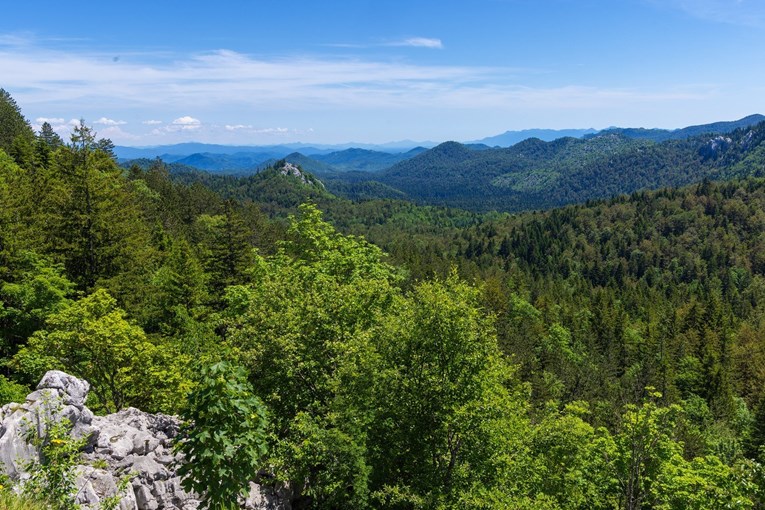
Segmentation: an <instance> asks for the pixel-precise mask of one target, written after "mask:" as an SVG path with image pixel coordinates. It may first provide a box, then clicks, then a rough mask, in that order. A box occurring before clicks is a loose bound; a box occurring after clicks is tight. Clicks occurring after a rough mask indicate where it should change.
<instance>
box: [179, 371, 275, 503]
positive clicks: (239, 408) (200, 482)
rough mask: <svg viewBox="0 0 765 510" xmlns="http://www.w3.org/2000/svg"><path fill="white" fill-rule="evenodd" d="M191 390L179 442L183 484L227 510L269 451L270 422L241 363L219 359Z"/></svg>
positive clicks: (244, 492) (246, 489) (245, 490)
mask: <svg viewBox="0 0 765 510" xmlns="http://www.w3.org/2000/svg"><path fill="white" fill-rule="evenodd" d="M201 376H202V378H201V382H200V383H199V385H198V386H197V387H196V388H195V389H194V391H192V392H191V393H190V394H189V397H188V404H187V406H186V407H185V408H184V410H183V412H182V415H181V417H182V418H183V419H184V420H185V423H184V425H183V428H182V430H181V434H180V435H179V437H178V439H177V443H176V445H175V449H176V451H179V452H181V453H182V454H183V455H184V460H183V463H182V464H181V465H180V467H179V468H178V471H177V472H178V474H179V475H180V476H181V477H183V482H182V484H183V487H184V488H185V489H186V490H188V491H194V492H197V493H199V494H201V495H202V498H203V499H202V505H201V508H207V509H211V510H226V509H230V508H234V507H236V506H238V498H239V497H246V496H247V494H248V492H249V482H250V481H253V480H255V479H256V477H257V475H258V468H259V467H261V463H262V462H263V457H264V456H265V454H266V444H267V443H266V436H267V431H268V422H267V419H266V410H265V407H264V406H263V404H262V402H261V401H260V399H258V398H257V397H255V396H254V395H253V393H252V388H251V387H250V385H249V383H248V382H247V374H246V372H245V371H244V370H243V369H242V368H241V367H235V366H232V365H231V364H229V363H228V362H225V361H221V362H218V363H216V364H214V365H212V366H210V367H206V368H203V369H202V373H201Z"/></svg>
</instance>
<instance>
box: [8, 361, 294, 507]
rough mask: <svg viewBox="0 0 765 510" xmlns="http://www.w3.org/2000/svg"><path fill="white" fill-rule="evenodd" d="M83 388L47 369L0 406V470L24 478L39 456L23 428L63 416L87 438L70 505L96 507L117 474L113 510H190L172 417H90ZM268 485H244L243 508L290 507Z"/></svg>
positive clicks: (111, 490) (132, 412) (132, 413)
mask: <svg viewBox="0 0 765 510" xmlns="http://www.w3.org/2000/svg"><path fill="white" fill-rule="evenodd" d="M89 389H90V385H89V384H88V382H87V381H84V380H81V379H77V378H75V377H72V376H70V375H68V374H65V373H64V372H59V371H51V372H48V373H47V374H45V376H44V377H43V379H42V381H40V384H39V385H38V386H37V391H34V392H32V393H31V394H29V395H28V396H27V400H26V402H25V403H24V404H8V405H5V406H3V407H1V408H0V470H1V471H4V472H5V473H6V474H8V475H9V476H10V477H11V478H12V479H14V480H23V479H24V478H25V476H26V471H25V470H26V467H27V466H28V465H29V464H30V462H32V461H35V460H37V458H38V452H37V451H36V449H35V448H34V447H33V446H32V445H30V444H29V443H28V442H27V441H26V437H28V432H29V431H30V430H33V431H34V430H35V428H36V429H37V432H38V433H39V434H42V433H44V424H45V422H46V420H62V419H68V420H70V421H71V422H72V424H73V428H72V435H73V436H74V437H78V438H87V443H86V446H85V451H84V453H83V455H82V461H83V463H82V465H80V466H78V470H77V486H78V488H79V492H78V494H77V502H78V503H79V504H81V505H82V507H83V508H84V509H90V508H92V509H96V508H98V507H99V504H100V502H101V500H102V499H103V498H105V497H109V496H112V495H114V494H115V493H116V491H117V488H118V486H119V484H120V481H121V480H123V478H124V477H128V478H129V483H128V485H127V487H126V489H125V490H124V491H123V493H122V494H121V501H120V506H119V508H120V510H193V509H196V508H197V507H198V506H199V501H200V500H199V495H197V494H193V493H188V492H186V491H184V490H183V487H182V486H181V479H180V478H179V477H178V476H176V474H175V467H176V466H177V465H178V464H179V463H180V462H181V461H182V459H181V458H180V456H179V455H176V454H174V452H173V450H172V445H173V440H174V438H175V437H176V436H177V435H178V432H179V430H180V422H179V420H178V418H176V417H174V416H167V415H162V414H156V415H155V414H148V413H144V412H142V411H139V410H138V409H134V408H128V409H123V410H121V411H119V412H117V413H114V414H110V415H108V416H94V415H93V413H92V412H91V411H90V410H89V409H88V408H87V407H85V401H86V399H87V396H88V390H89ZM272 485H273V486H268V485H264V484H257V483H254V482H253V483H251V485H250V488H251V491H250V495H249V497H248V498H247V500H246V501H244V502H243V504H244V508H246V509H250V510H266V509H268V510H290V508H291V507H290V494H289V491H288V490H287V488H285V487H283V486H277V485H276V484H272Z"/></svg>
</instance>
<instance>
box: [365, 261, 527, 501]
mask: <svg viewBox="0 0 765 510" xmlns="http://www.w3.org/2000/svg"><path fill="white" fill-rule="evenodd" d="M478 303H479V292H478V290H477V289H475V288H472V287H470V286H468V285H466V284H465V283H463V282H461V281H460V280H459V279H458V278H457V276H456V275H455V274H452V275H451V276H450V277H449V278H448V279H447V280H445V281H444V282H437V281H436V282H427V283H422V284H420V285H418V286H417V287H416V288H415V289H414V290H413V291H412V294H411V296H407V297H400V298H399V299H397V300H396V302H395V304H394V307H393V309H392V310H391V311H390V314H389V315H388V317H387V318H386V320H385V321H384V322H383V323H382V324H381V327H380V330H379V333H378V334H379V344H380V355H381V357H382V360H383V368H382V370H381V374H382V376H381V380H380V382H379V383H378V392H379V394H380V395H379V397H378V398H379V399H380V400H379V404H378V406H379V407H380V410H379V414H378V416H377V418H376V420H375V422H374V424H373V426H372V432H371V439H370V443H371V444H370V451H371V452H373V453H372V459H373V460H372V465H373V470H372V473H373V478H374V486H375V487H379V488H380V489H381V490H385V491H389V490H390V487H391V486H394V487H399V489H398V491H402V490H405V491H407V492H409V493H410V494H411V495H412V496H413V497H416V498H423V499H424V500H425V501H439V502H442V504H444V505H447V506H450V507H452V506H453V507H460V505H459V503H458V502H459V501H460V500H461V499H462V498H466V497H469V498H472V499H475V497H476V494H477V493H476V491H478V492H482V491H492V490H494V489H501V490H502V491H504V492H506V493H508V494H512V493H513V492H516V491H519V490H520V487H522V485H523V481H522V479H521V478H520V477H519V476H518V475H519V474H520V473H519V472H518V471H517V470H518V469H519V468H520V466H521V465H522V464H523V463H524V462H525V461H526V460H528V459H527V457H526V454H527V452H525V446H524V442H525V437H526V436H527V434H528V431H529V428H528V427H529V423H528V422H527V420H526V418H525V416H524V415H525V404H524V387H523V386H522V385H520V384H519V382H518V381H517V380H515V379H514V378H513V375H512V369H511V368H510V367H508V366H507V365H505V364H504V363H503V361H502V359H501V356H500V353H499V350H498V348H497V343H496V338H495V337H494V335H493V328H492V323H491V319H490V318H489V317H487V316H486V315H485V313H484V312H483V311H482V310H481V308H480V306H479V304H478ZM386 487H388V488H387V489H386ZM469 495H470V496H469Z"/></svg>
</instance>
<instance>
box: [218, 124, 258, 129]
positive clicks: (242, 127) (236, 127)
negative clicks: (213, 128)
mask: <svg viewBox="0 0 765 510" xmlns="http://www.w3.org/2000/svg"><path fill="white" fill-rule="evenodd" d="M225 128H226V130H227V131H237V130H239V129H252V126H251V125H249V124H234V125H231V124H226V126H225Z"/></svg>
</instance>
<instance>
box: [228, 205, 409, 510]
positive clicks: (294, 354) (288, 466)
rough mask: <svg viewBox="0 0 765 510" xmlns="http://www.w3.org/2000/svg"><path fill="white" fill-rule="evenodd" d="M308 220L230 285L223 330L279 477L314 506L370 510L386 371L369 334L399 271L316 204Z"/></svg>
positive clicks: (296, 223) (297, 222) (306, 209)
mask: <svg viewBox="0 0 765 510" xmlns="http://www.w3.org/2000/svg"><path fill="white" fill-rule="evenodd" d="M301 213H302V215H301V216H300V217H299V218H295V219H293V221H292V225H291V227H290V229H289V240H288V241H287V242H285V243H284V244H283V245H282V248H281V250H280V251H279V252H278V253H277V254H276V255H275V256H273V257H269V258H263V257H258V258H257V259H256V264H255V266H254V267H253V269H252V279H253V283H252V284H251V285H250V286H247V287H232V288H229V290H228V292H227V295H226V298H227V303H228V307H227V309H226V311H225V322H224V324H225V326H226V328H227V337H228V339H229V342H230V343H231V345H232V346H233V347H234V348H235V349H236V350H237V352H238V353H239V357H240V358H241V359H242V360H244V362H245V363H246V366H247V368H248V369H249V370H250V373H251V374H252V382H253V385H254V387H255V390H256V392H257V393H258V394H259V395H262V396H263V398H264V400H265V402H266V404H267V405H268V406H269V407H270V409H271V410H272V411H273V419H274V424H275V430H276V431H277V436H278V439H277V448H276V452H277V456H279V457H280V458H279V459H278V461H279V465H280V467H281V468H282V469H283V471H282V475H283V476H285V477H287V478H288V479H290V480H293V482H294V483H295V485H294V487H295V489H296V491H297V492H302V493H303V494H304V496H305V497H306V498H310V499H311V500H312V501H314V502H315V504H316V505H319V506H321V505H325V504H332V505H340V506H344V505H345V506H347V505H352V506H353V505H364V504H365V501H366V498H367V494H366V493H367V489H366V476H367V473H368V468H367V467H365V465H366V460H365V459H364V454H365V452H366V450H365V443H366V430H367V428H368V426H369V423H370V422H371V420H372V419H373V416H374V405H375V404H374V401H373V389H374V385H375V378H374V377H375V373H376V372H377V370H378V368H379V367H378V359H377V354H376V352H375V348H374V345H373V343H372V338H371V335H370V330H371V328H372V326H373V325H375V324H376V323H377V322H378V321H379V320H380V318H381V317H382V316H383V315H384V314H385V311H386V310H387V309H388V308H389V306H390V304H391V303H392V295H393V294H395V293H396V289H395V287H394V286H393V283H394V282H396V281H397V279H398V274H397V272H396V271H395V270H394V268H393V267H391V266H389V265H388V264H386V263H384V262H382V261H381V260H380V259H381V256H382V253H381V252H380V250H379V249H378V248H376V247H374V246H372V245H370V244H368V243H366V242H365V241H363V240H361V239H357V238H353V237H346V236H342V235H339V234H338V233H336V232H335V231H334V229H333V228H332V227H331V226H330V225H329V224H327V223H325V222H324V221H322V220H321V214H320V212H319V211H318V210H317V209H316V208H315V207H313V206H303V207H302V208H301ZM330 445H331V446H332V447H331V448H330ZM330 458H331V460H330ZM317 478H320V479H321V480H322V482H321V483H317ZM330 502H331V503H330ZM341 502H343V503H342V504H341Z"/></svg>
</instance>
